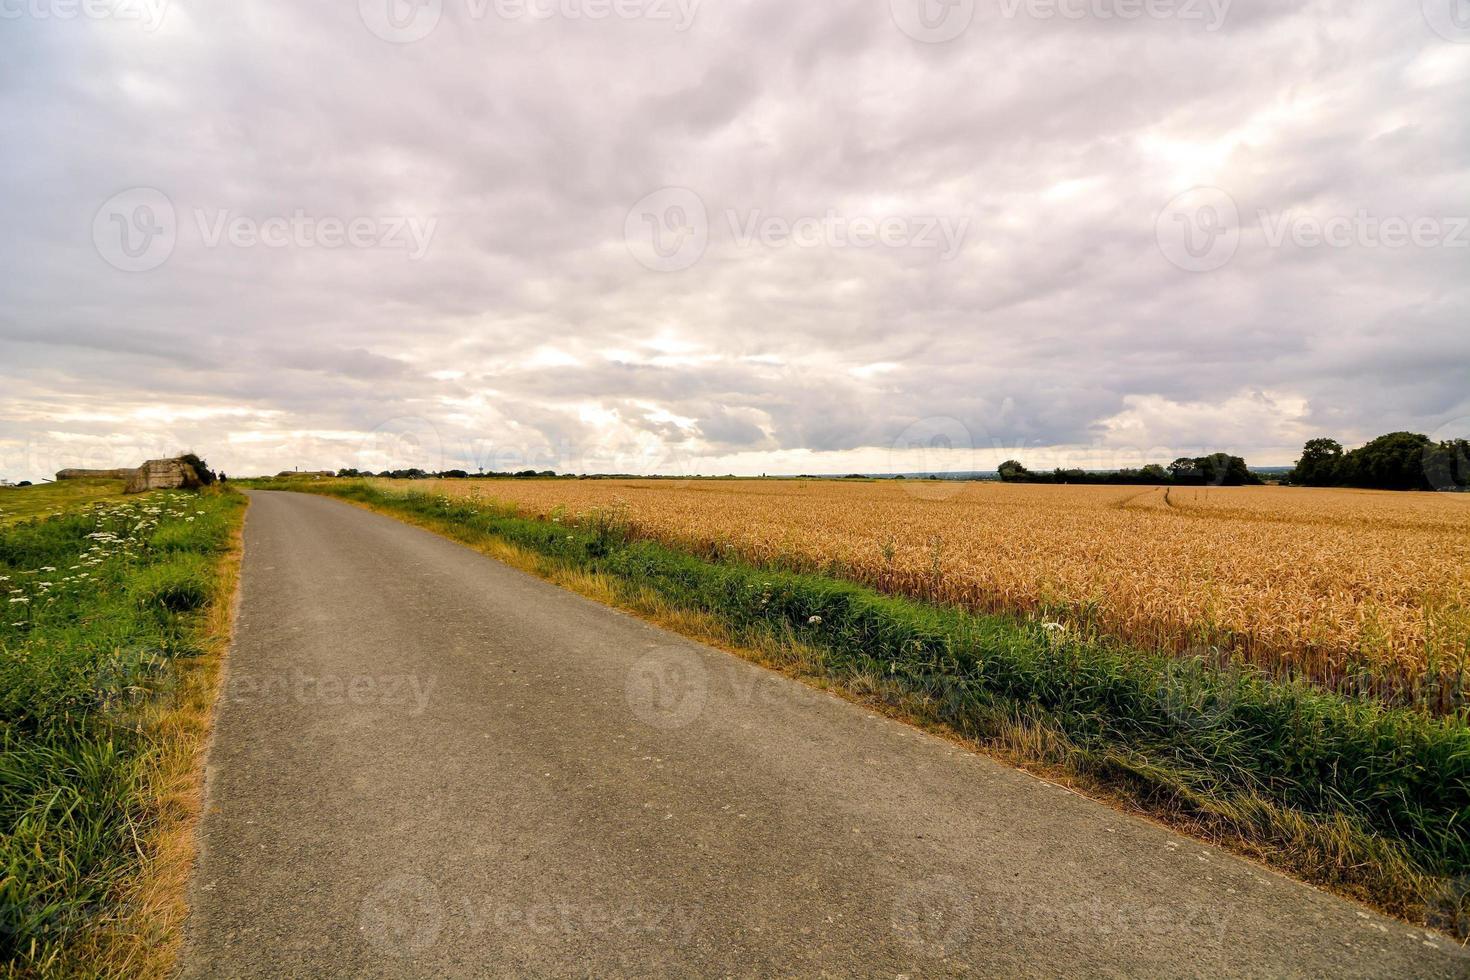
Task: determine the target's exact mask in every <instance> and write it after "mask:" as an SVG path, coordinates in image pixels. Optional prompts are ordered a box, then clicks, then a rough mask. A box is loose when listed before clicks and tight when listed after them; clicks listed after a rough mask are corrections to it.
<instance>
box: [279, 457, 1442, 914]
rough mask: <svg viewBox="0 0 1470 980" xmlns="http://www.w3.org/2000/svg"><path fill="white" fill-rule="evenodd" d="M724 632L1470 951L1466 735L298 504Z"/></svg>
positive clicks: (1064, 644)
mask: <svg viewBox="0 0 1470 980" xmlns="http://www.w3.org/2000/svg"><path fill="white" fill-rule="evenodd" d="M293 489H303V490H308V491H310V492H315V493H326V494H331V495H335V496H338V497H342V498H345V499H348V500H353V501H357V502H360V503H363V504H366V505H369V506H372V507H375V508H378V509H381V510H385V511H387V512H389V513H396V514H399V515H402V516H405V517H408V518H410V519H413V520H416V521H419V522H421V523H424V524H427V525H428V526H431V527H435V528H436V529H439V530H441V531H444V532H446V533H449V534H451V535H453V536H456V537H459V538H461V539H462V540H466V541H469V542H472V543H473V542H476V541H481V540H487V539H494V540H497V541H503V542H508V543H510V544H512V545H515V546H517V547H519V548H521V549H524V550H525V551H527V552H530V553H532V554H535V555H537V556H540V558H541V559H542V560H543V561H545V562H547V563H549V564H550V565H552V566H555V567H559V568H566V569H575V570H579V571H582V572H588V573H593V574H597V575H601V576H605V577H607V578H608V579H609V580H611V581H612V582H614V583H617V584H618V587H619V588H621V589H622V591H623V593H624V595H625V596H627V597H629V598H630V599H634V600H639V601H647V600H648V599H649V598H650V597H652V598H653V599H655V600H656V601H657V602H658V603H660V604H663V605H665V606H667V607H669V608H673V609H685V610H696V611H699V612H701V613H704V614H708V615H712V616H714V617H716V618H717V619H718V620H719V621H720V622H722V623H723V624H725V626H726V627H727V628H728V630H729V633H730V635H731V636H732V637H733V638H734V639H735V640H737V641H739V642H743V643H748V644H750V645H753V646H765V647H769V646H770V645H771V643H772V642H773V641H775V642H777V643H784V644H787V645H788V646H795V647H800V648H802V649H804V650H807V651H815V655H816V661H817V662H816V665H815V667H814V668H813V671H814V672H815V673H817V674H819V675H820V676H821V677H822V679H823V680H824V681H825V682H828V683H833V684H835V685H836V686H839V687H841V688H843V689H845V690H847V691H849V692H852V693H855V694H858V695H861V696H863V697H866V698H868V699H871V700H877V701H881V702H886V703H888V704H889V705H891V706H893V707H894V708H896V709H898V710H900V711H901V712H902V713H904V714H907V715H908V716H910V717H913V718H915V719H917V720H920V721H923V722H927V723H932V724H936V725H942V726H944V727H946V728H948V729H950V730H952V731H954V732H956V733H958V734H959V735H961V736H963V737H965V738H968V739H971V740H973V741H975V742H978V743H980V744H985V745H991V746H997V747H1001V748H1004V749H1005V750H1006V751H1008V752H1009V753H1010V754H1012V755H1014V756H1019V757H1020V759H1021V761H1024V762H1033V763H1043V764H1048V765H1059V766H1064V767H1065V768H1066V769H1068V770H1069V771H1071V772H1073V773H1076V774H1078V775H1080V776H1082V777H1085V778H1086V779H1087V780H1088V781H1089V783H1090V784H1091V785H1094V786H1103V787H1106V788H1108V789H1109V790H1110V791H1112V792H1114V793H1118V794H1122V795H1123V796H1125V797H1126V798H1128V799H1129V800H1131V801H1134V802H1137V803H1139V804H1141V805H1143V806H1146V807H1149V808H1152V809H1153V810H1155V811H1156V812H1160V813H1162V814H1165V815H1167V816H1169V817H1171V818H1172V819H1175V820H1177V821H1184V822H1188V823H1189V824H1191V825H1193V826H1195V827H1197V828H1199V829H1200V830H1202V831H1203V832H1205V833H1207V834H1211V835H1214V836H1217V837H1221V838H1224V839H1227V840H1230V841H1233V842H1236V843H1237V844H1241V845H1243V846H1245V847H1246V848H1247V849H1249V850H1251V851H1253V852H1254V853H1257V854H1260V855H1262V856H1265V857H1268V858H1270V859H1271V860H1273V861H1274V862H1276V863H1277V864H1279V865H1282V866H1285V867H1288V868H1290V869H1291V870H1293V871H1295V872H1297V873H1300V874H1302V875H1304V876H1306V877H1308V878H1311V879H1313V880H1316V881H1319V882H1322V883H1325V884H1329V885H1331V886H1334V887H1336V888H1338V889H1339V890H1342V891H1345V892H1349V893H1352V894H1356V895H1359V896H1361V897H1364V898H1368V899H1370V900H1373V901H1375V902H1376V903H1377V904H1379V905H1380V906H1382V907H1384V908H1386V909H1389V910H1390V911H1395V912H1398V913H1400V914H1404V915H1406V916H1408V917H1410V918H1414V919H1417V920H1419V921H1427V922H1429V923H1431V924H1435V925H1438V926H1440V927H1442V928H1447V929H1450V930H1452V931H1453V930H1454V929H1455V928H1456V926H1457V924H1462V923H1464V922H1465V921H1466V920H1465V918H1464V913H1465V912H1466V908H1465V905H1464V899H1465V895H1464V891H1465V889H1456V888H1455V887H1454V882H1456V881H1457V880H1458V881H1464V880H1466V879H1465V876H1466V875H1470V826H1467V821H1470V728H1467V727H1466V725H1465V723H1464V721H1463V719H1459V718H1453V717H1443V716H1435V715H1432V714H1430V713H1427V712H1424V711H1419V710H1412V709H1405V708H1393V707H1389V706H1386V705H1384V704H1382V703H1380V702H1378V701H1375V700H1373V699H1372V698H1370V697H1353V696H1344V695H1342V694H1339V693H1332V692H1328V691H1325V690H1321V689H1319V688H1316V687H1313V686H1312V685H1310V684H1309V683H1306V682H1304V681H1282V680H1279V679H1274V678H1272V677H1269V676H1267V675H1265V674H1263V673H1261V672H1259V671H1257V670H1254V669H1252V668H1250V667H1248V666H1237V665H1232V664H1230V663H1228V662H1220V661H1217V660H1214V659H1211V658H1205V657H1198V658H1194V659H1180V658H1179V657H1177V656H1171V655H1166V654H1163V653H1150V652H1144V651H1140V650H1136V649H1132V648H1129V647H1127V646H1125V645H1122V644H1120V643H1117V642H1115V641H1110V640H1108V639H1107V638H1106V637H1103V636H1100V635H1090V636H1089V635H1080V634H1078V633H1076V632H1075V631H1070V630H1068V629H1067V628H1064V627H1060V626H1059V625H1058V624H1046V623H1042V622H1038V621H1028V620H1023V619H1018V618H1011V617H1003V616H987V615H977V614H974V613H971V612H967V611H964V610H960V609H957V608H953V607H945V606H938V605H930V604H926V603H922V602H917V601H912V600H907V599H901V598H894V597H891V596H887V595H883V594H880V593H878V592H875V591H873V590H871V589H868V588H865V587H863V586H860V585H856V584H853V583H850V582H845V581H840V580H836V579H833V578H829V577H825V576H822V575H816V574H802V573H796V572H790V571H782V570H777V569H771V568H760V567H755V566H752V565H749V564H745V563H742V562H739V561H735V560H725V559H715V560H709V559H706V558H703V557H697V556H694V555H691V554H686V553H682V552H679V551H676V550H673V549H671V548H669V547H667V546H665V545H662V544H659V543H657V542H652V541H648V540H637V539H635V538H634V537H633V536H632V535H631V534H629V533H627V531H626V529H625V528H624V527H623V526H622V525H621V523H620V522H619V520H618V519H617V517H616V515H614V514H603V515H596V516H592V517H589V518H588V519H586V520H583V521H581V522H578V523H568V522H567V521H566V520H565V519H564V518H561V517H560V516H559V515H558V518H557V519H555V520H532V519H526V518H524V517H520V516H518V515H517V514H516V513H515V512H514V511H511V510H509V509H502V508H497V507H494V506H486V505H477V504H474V503H467V502H464V501H454V500H450V499H449V498H445V497H434V496H430V495H427V494H418V493H407V494H399V493H390V492H385V491H383V490H380V489H377V488H374V487H372V486H370V485H368V484H365V483H336V484H322V485H313V486H310V487H299V486H293Z"/></svg>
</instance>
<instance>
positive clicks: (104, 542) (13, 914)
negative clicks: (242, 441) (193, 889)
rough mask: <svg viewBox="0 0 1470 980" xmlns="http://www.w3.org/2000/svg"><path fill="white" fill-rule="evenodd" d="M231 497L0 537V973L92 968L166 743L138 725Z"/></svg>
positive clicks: (167, 678)
mask: <svg viewBox="0 0 1470 980" xmlns="http://www.w3.org/2000/svg"><path fill="white" fill-rule="evenodd" d="M243 505H244V500H243V498H242V497H241V496H240V495H238V494H234V493H207V494H188V493H159V494H150V495H148V496H146V497H142V498H137V499H133V500H129V501H127V502H118V503H103V504H101V505H97V506H94V507H92V508H90V509H86V510H80V511H77V512H73V513H66V514H63V515H62V516H60V517H52V518H50V519H46V520H35V521H29V522H24V523H19V524H16V525H14V526H11V527H8V528H5V529H3V530H0V974H6V975H19V976H26V975H46V974H53V975H54V974H63V973H65V974H70V973H77V972H83V973H95V972H98V971H99V970H101V971H102V972H106V970H105V964H100V963H99V962H98V961H97V959H96V956H97V953H98V950H99V949H101V948H103V947H105V946H106V945H107V937H108V935H109V934H111V933H116V932H117V931H119V930H123V929H126V928H128V919H129V914H130V910H129V909H128V908H127V907H126V902H125V901H124V898H125V896H126V894H127V892H128V889H129V886H130V885H131V883H132V881H133V878H134V877H135V876H136V873H137V870H138V868H139V865H140V863H141V862H142V861H143V860H144V858H145V856H146V855H145V854H144V850H145V846H146V845H145V841H146V838H147V836H148V833H149V831H150V826H151V823H152V822H153V820H154V818H155V813H154V810H153V806H154V801H153V800H151V799H150V793H149V788H150V786H151V785H152V784H151V780H152V779H153V778H154V777H155V775H156V773H155V763H156V761H157V759H158V757H159V756H160V753H165V752H168V751H170V749H171V747H170V746H168V745H166V744H164V741H163V739H164V736H163V735H161V734H160V733H159V732H157V731H155V730H153V729H152V728H151V727H150V726H149V725H148V724H146V723H145V720H146V719H147V718H148V717H149V716H150V711H151V710H153V709H155V708H156V706H157V703H158V702H159V700H160V699H164V698H167V697H168V696H169V695H170V693H171V691H172V689H173V685H174V684H175V682H176V678H177V671H176V669H175V668H176V666H177V665H178V663H179V662H180V661H181V660H182V659H185V658H191V657H194V656H195V655H197V654H198V653H199V652H200V646H199V642H200V632H199V625H200V617H201V610H203V609H204V607H205V606H206V605H207V604H209V603H210V602H211V601H212V600H213V599H215V598H216V596H215V583H216V581H217V579H216V575H215V570H216V566H217V564H218V561H219V559H220V557H221V556H222V555H224V554H225V553H226V552H227V550H228V549H229V547H230V541H231V537H232V534H233V533H234V529H235V528H236V527H237V526H238V523H239V518H240V512H241V509H242V507H243Z"/></svg>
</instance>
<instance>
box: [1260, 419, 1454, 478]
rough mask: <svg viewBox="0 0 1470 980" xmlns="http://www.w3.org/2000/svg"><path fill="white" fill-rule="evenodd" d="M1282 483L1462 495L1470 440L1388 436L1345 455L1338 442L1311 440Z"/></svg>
mask: <svg viewBox="0 0 1470 980" xmlns="http://www.w3.org/2000/svg"><path fill="white" fill-rule="evenodd" d="M1282 482H1284V483H1291V484H1294V485H1296V486H1302V487H1359V488H1362V489H1365V490H1459V491H1464V490H1467V489H1470V440H1466V439H1447V440H1444V441H1443V442H1435V441H1434V440H1433V439H1430V438H1429V437H1428V436H1426V435H1420V434H1419V433H1417V432H1390V433H1388V434H1387V435H1382V436H1379V437H1378V438H1377V439H1374V440H1372V441H1370V442H1369V443H1368V444H1367V445H1365V446H1360V447H1358V448H1357V449H1353V450H1349V451H1344V450H1343V447H1342V444H1341V443H1339V442H1338V441H1337V440H1336V439H1312V440H1310V441H1308V442H1307V444H1306V445H1305V446H1304V447H1302V456H1301V459H1299V460H1297V463H1296V467H1295V468H1294V469H1293V470H1292V471H1291V472H1290V473H1288V474H1287V475H1286V476H1285V477H1284V478H1283V480H1282Z"/></svg>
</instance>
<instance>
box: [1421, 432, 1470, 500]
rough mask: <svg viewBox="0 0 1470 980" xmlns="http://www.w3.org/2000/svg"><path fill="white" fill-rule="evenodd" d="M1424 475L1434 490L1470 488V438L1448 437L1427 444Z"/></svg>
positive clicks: (1463, 489)
mask: <svg viewBox="0 0 1470 980" xmlns="http://www.w3.org/2000/svg"><path fill="white" fill-rule="evenodd" d="M1424 477H1425V481H1426V482H1427V483H1428V485H1429V487H1430V489H1433V490H1459V491H1465V490H1470V440H1467V439H1447V440H1445V441H1444V442H1441V443H1437V444H1435V445H1432V446H1426V447H1425V449H1424Z"/></svg>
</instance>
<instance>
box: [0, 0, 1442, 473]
mask: <svg viewBox="0 0 1470 980" xmlns="http://www.w3.org/2000/svg"><path fill="white" fill-rule="evenodd" d="M1457 5H1458V6H1457ZM972 7H973V9H972ZM1462 8H1463V4H1462V3H1461V2H1460V0H1425V2H1424V3H1423V4H1422V5H1421V4H1420V3H1419V2H1417V0H1409V2H1399V3H1384V2H1382V0H1342V2H1312V0H1235V2H1233V3H1228V2H1226V0H1178V2H1170V0H992V2H987V0H978V2H975V3H973V4H972V3H971V2H970V0H952V2H948V3H947V2H945V0H822V2H811V3H795V2H792V0H749V2H732V0H703V2H696V0H524V2H520V0H419V2H418V3H410V2H408V0H360V2H359V0H332V2H309V3H303V2H286V0H251V2H249V3H242V4H222V3H217V2H214V3H203V2H191V0H172V2H168V3H165V2H164V0H0V127H3V133H4V136H3V143H0V168H3V177H4V179H3V181H0V203H3V209H0V213H3V215H4V218H5V222H4V232H3V235H0V268H3V273H0V477H8V478H10V479H21V478H29V479H37V478H39V477H42V476H48V475H50V474H51V472H52V471H54V470H55V469H58V468H60V467H62V466H67V465H93V466H108V465H113V466H116V465H136V463H138V462H140V461H141V460H142V459H143V458H144V457H145V456H156V455H160V454H166V453H173V452H176V451H178V450H182V449H185V448H192V449H195V450H197V451H199V452H200V453H201V454H203V455H205V456H207V457H208V459H209V460H210V462H211V463H212V464H214V465H216V466H217V467H223V468H224V469H226V470H228V471H229V472H231V473H240V474H244V473H255V472H274V471H276V470H279V469H285V468H290V467H293V466H300V467H302V468H319V467H334V468H335V467H339V466H370V467H372V468H375V469H377V468H383V467H385V466H390V465H428V466H433V467H435V468H438V467H440V466H445V467H448V466H463V467H465V468H467V469H475V468H476V467H479V466H484V467H485V468H487V469H504V468H511V467H514V468H521V467H522V466H525V465H532V466H535V467H537V468H555V469H559V470H570V471H591V470H617V471H630V472H654V471H659V472H666V473H678V472H738V473H760V472H846V471H849V470H917V469H940V468H945V469H969V468H992V467H993V466H994V465H995V464H996V463H998V462H999V461H1000V460H1001V459H1004V458H1006V457H1008V456H1018V457H1019V458H1022V459H1024V460H1026V461H1027V462H1028V464H1035V465H1047V464H1049V463H1051V462H1053V461H1055V462H1070V463H1077V464H1090V465H1116V464H1125V465H1126V464H1136V463H1140V462H1146V461H1162V462H1167V461H1168V460H1169V459H1172V458H1173V457H1174V456H1175V455H1179V454H1182V453H1185V452H1196V451H1205V450H1213V449H1228V450H1231V451H1233V452H1238V453H1241V454H1243V455H1245V456H1246V457H1247V458H1248V459H1250V460H1251V462H1253V463H1259V464H1271V463H1287V462H1290V461H1291V460H1292V459H1293V458H1294V456H1295V452H1296V450H1298V449H1299V448H1300V446H1301V443H1302V442H1303V441H1304V440H1305V439H1306V438H1308V437H1311V436H1314V435H1332V436H1335V437H1337V438H1339V439H1342V440H1343V441H1344V442H1349V443H1351V442H1355V441H1361V440H1363V439H1365V438H1367V437H1370V436H1373V435H1376V434H1378V433H1380V432H1385V431H1390V430H1395V429H1413V430H1416V431H1422V432H1426V433H1437V434H1440V435H1443V436H1448V435H1470V385H1467V377H1470V370H1467V368H1470V330H1467V328H1466V325H1467V323H1470V228H1467V225H1470V113H1467V112H1466V104H1465V101H1466V94H1467V92H1470V18H1466V17H1465V16H1464V11H1463V9H1462ZM1048 12H1052V13H1053V16H1046V15H1047V14H1048ZM1457 13H1458V14H1459V15H1460V16H1459V17H1458V19H1457V17H1456V14H1457ZM599 15H601V16H599ZM946 38H948V39H947V40H946ZM1181 195H1182V196H1181ZM935 444H938V445H940V446H944V445H952V446H954V447H956V450H955V451H953V452H943V451H941V450H936V449H934V448H932V447H933V446H934V445H935Z"/></svg>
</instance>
